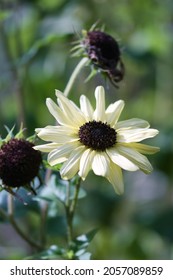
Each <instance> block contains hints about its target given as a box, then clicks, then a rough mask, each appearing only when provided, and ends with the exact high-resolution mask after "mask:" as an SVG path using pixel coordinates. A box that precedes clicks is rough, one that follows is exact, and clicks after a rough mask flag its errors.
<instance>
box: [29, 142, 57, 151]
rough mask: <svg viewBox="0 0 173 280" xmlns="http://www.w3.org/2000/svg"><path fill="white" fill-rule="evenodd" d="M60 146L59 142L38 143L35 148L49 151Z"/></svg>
mask: <svg viewBox="0 0 173 280" xmlns="http://www.w3.org/2000/svg"><path fill="white" fill-rule="evenodd" d="M58 147H59V144H57V143H49V144H44V145H37V146H34V147H33V148H34V150H39V151H41V152H45V153H49V152H51V151H52V150H54V149H56V148H58Z"/></svg>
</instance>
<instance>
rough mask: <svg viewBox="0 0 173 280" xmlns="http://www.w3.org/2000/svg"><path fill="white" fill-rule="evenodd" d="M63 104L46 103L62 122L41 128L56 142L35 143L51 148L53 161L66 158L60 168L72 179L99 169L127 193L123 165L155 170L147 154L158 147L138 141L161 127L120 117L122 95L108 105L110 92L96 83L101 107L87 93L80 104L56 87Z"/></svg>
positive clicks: (40, 132)
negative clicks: (65, 95)
mask: <svg viewBox="0 0 173 280" xmlns="http://www.w3.org/2000/svg"><path fill="white" fill-rule="evenodd" d="M56 95H57V98H58V99H57V100H58V105H59V106H57V105H56V104H55V103H54V102H53V101H52V100H51V99H50V98H48V99H47V101H46V104H47V107H48V109H49V111H50V113H51V114H52V115H53V116H54V118H55V119H56V121H57V122H58V124H59V125H57V126H46V127H45V128H38V129H36V132H37V133H38V136H39V137H40V138H41V139H43V140H45V141H50V142H52V143H48V144H44V145H39V146H35V147H34V148H35V149H37V150H40V151H43V152H48V153H49V154H48V162H49V164H50V165H52V166H54V165H56V164H58V163H63V165H62V167H61V169H60V174H61V177H62V178H63V179H66V180H68V179H71V178H73V177H74V176H75V175H76V174H77V173H78V174H79V176H80V177H81V178H82V179H83V180H84V179H85V178H86V176H87V174H88V172H89V171H90V170H91V169H92V170H93V171H94V173H95V174H96V175H100V176H103V177H106V178H107V179H108V180H109V182H110V183H111V184H112V185H113V187H114V189H115V191H116V192H117V193H118V194H122V193H123V189H124V187H123V178H122V170H121V168H123V169H126V170H129V171H135V170H138V169H140V170H142V171H143V172H145V173H150V172H151V171H152V166H151V164H150V162H149V161H148V159H147V157H145V156H144V155H143V154H153V153H155V152H157V151H158V150H159V149H158V148H157V147H153V146H149V145H146V144H141V143H139V142H140V141H142V140H144V139H147V138H151V137H154V136H155V135H156V134H157V133H158V131H157V130H156V129H151V128H149V127H150V125H149V123H148V122H147V121H145V120H142V119H136V118H135V119H129V120H125V121H120V122H118V119H119V116H120V114H121V112H122V110H123V107H124V101H122V100H119V101H116V102H115V103H113V104H110V105H109V106H108V107H107V109H106V108H105V92H104V88H103V87H102V86H99V87H97V88H96V91H95V97H96V109H95V110H94V109H93V107H92V105H91V103H90V101H89V100H88V98H87V97H86V96H84V95H82V96H81V97H80V108H78V107H77V106H76V105H75V104H74V103H73V102H72V101H70V100H69V99H68V98H66V97H64V95H63V94H62V93H61V92H59V91H56Z"/></svg>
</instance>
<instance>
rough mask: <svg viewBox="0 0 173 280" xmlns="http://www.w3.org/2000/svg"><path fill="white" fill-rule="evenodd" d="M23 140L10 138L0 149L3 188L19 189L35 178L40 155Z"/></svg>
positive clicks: (0, 172) (0, 170) (0, 171)
mask: <svg viewBox="0 0 173 280" xmlns="http://www.w3.org/2000/svg"><path fill="white" fill-rule="evenodd" d="M33 146H34V145H33V144H32V143H31V142H29V141H27V140H25V139H16V138H12V139H10V140H9V141H8V142H7V143H5V144H3V145H2V147H1V148H0V178H1V179H2V182H3V184H4V185H5V186H9V187H20V186H24V185H26V184H29V183H30V182H31V181H32V180H33V179H34V177H36V176H37V174H38V171H39V166H40V164H41V161H42V159H41V153H40V152H39V151H36V150H34V149H33Z"/></svg>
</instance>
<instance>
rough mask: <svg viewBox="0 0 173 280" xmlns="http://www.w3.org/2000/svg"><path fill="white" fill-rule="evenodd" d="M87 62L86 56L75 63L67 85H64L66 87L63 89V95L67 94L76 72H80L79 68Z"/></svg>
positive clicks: (76, 74)
mask: <svg viewBox="0 0 173 280" xmlns="http://www.w3.org/2000/svg"><path fill="white" fill-rule="evenodd" d="M87 63H88V58H87V57H84V58H82V59H81V60H80V62H79V63H78V64H77V66H76V68H75V69H74V71H73V73H72V75H71V77H70V79H69V81H68V83H67V85H66V88H65V90H64V95H65V96H68V95H69V92H70V90H71V88H72V86H73V84H74V82H75V80H76V78H77V76H78V74H79V73H80V71H81V69H82V68H83V67H84V66H85V65H86V64H87Z"/></svg>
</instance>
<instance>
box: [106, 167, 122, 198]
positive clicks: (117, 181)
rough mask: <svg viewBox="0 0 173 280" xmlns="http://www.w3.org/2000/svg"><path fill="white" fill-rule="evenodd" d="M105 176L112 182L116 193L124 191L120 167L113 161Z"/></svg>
mask: <svg viewBox="0 0 173 280" xmlns="http://www.w3.org/2000/svg"><path fill="white" fill-rule="evenodd" d="M106 178H107V179H108V181H109V182H110V183H111V184H112V186H113V188H114V190H115V192H116V193H117V194H119V195H120V194H123V192H124V183H123V176H122V170H121V168H120V167H119V166H118V165H116V164H115V163H113V162H111V164H110V166H109V169H108V172H107V175H106Z"/></svg>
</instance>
